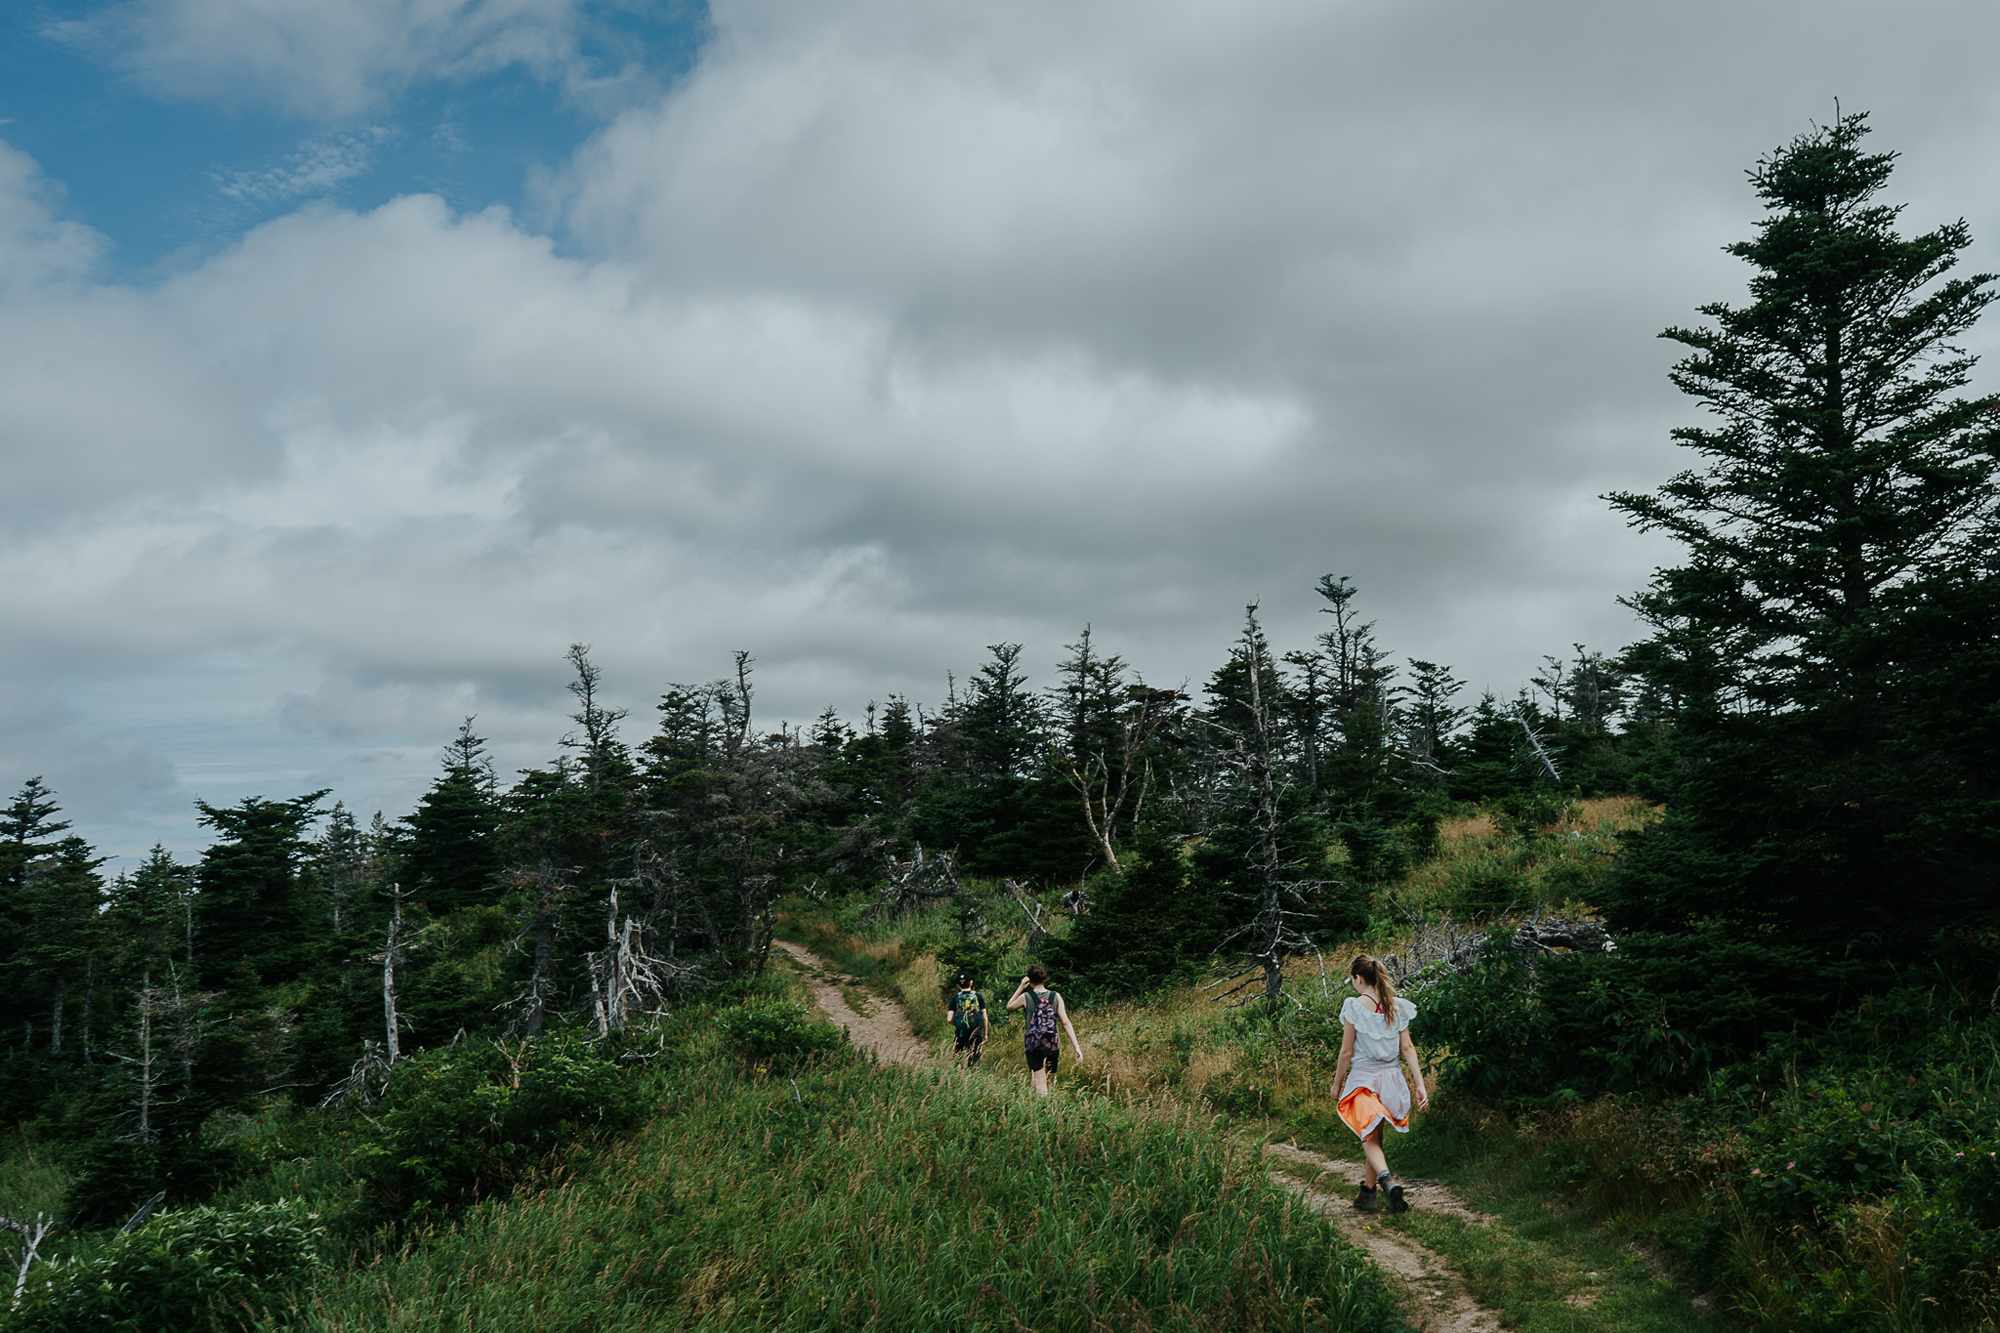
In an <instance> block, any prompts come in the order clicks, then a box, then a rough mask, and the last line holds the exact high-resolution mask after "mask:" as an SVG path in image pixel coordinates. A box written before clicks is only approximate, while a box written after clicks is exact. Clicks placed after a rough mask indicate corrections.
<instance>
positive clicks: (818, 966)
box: [775, 940, 931, 1065]
mask: <svg viewBox="0 0 2000 1333" xmlns="http://www.w3.org/2000/svg"><path fill="white" fill-rule="evenodd" d="M775 943H776V944H777V946H778V947H779V948H780V949H783V950H784V951H785V953H786V954H787V955H789V956H790V957H791V959H792V961H793V962H795V963H797V964H798V965H799V970H800V971H801V972H803V973H804V974H805V983H806V989H808V990H810V991H811V992H812V994H813V999H815V1000H817V1001H818V1002H819V1007H820V1008H821V1009H823V1010H825V1011H826V1016H827V1017H828V1018H830V1019H832V1020H833V1021H834V1022H836V1023H838V1024H839V1025H840V1026H841V1027H844V1028H846V1029H847V1035H848V1036H849V1037H850V1038H852V1039H853V1041H854V1044H855V1045H856V1046H865V1047H867V1048H868V1049H869V1050H871V1051H873V1052H875V1054H876V1056H877V1057H878V1058H880V1059H881V1060H882V1061H883V1062H884V1063H887V1064H893V1065H922V1064H929V1063H930V1058H931V1049H930V1043H929V1042H926V1041H925V1040H924V1039H923V1038H922V1037H919V1036H918V1035H917V1034H916V1033H915V1032H913V1031H911V1030H910V1020H909V1019H908V1017H906V1016H905V1015H904V1013H903V1006H901V1005H900V1004H897V1003H896V1002H895V1001H894V1000H886V999H882V998H881V997H879V996H870V997H868V998H867V999H866V1000H864V1001H863V1002H862V1003H863V1007H864V1009H865V1012H863V1013H856V1012H855V1011H854V1007H853V1006H852V1005H850V1004H848V1002H847V997H846V996H845V995H843V994H842V993H841V990H840V986H839V985H838V984H837V983H836V982H835V980H834V978H836V977H839V976H840V975H841V974H840V973H839V972H836V971H835V970H834V969H833V967H832V965H831V964H829V963H828V962H827V961H826V960H825V959H823V958H821V957H820V956H819V955H818V954H815V953H813V952H812V951H811V950H809V949H803V948H801V947H799V946H798V945H796V944H793V943H792V942H791V941H790V940H777V941H775Z"/></svg>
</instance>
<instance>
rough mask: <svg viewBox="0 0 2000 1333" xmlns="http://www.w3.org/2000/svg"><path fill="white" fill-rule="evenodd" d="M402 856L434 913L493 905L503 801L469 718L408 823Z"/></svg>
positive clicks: (414, 885) (421, 897) (482, 741)
mask: <svg viewBox="0 0 2000 1333" xmlns="http://www.w3.org/2000/svg"><path fill="white" fill-rule="evenodd" d="M404 822H405V823H407V824H408V825H409V826H410V841H409V846H408V849H407V850H406V851H405V853H404V857H403V874H404V875H405V876H406V877H407V879H408V886H409V887H410V888H412V889H413V890H414V891H415V892H416V895H417V899H418V901H420V902H422V903H423V904H424V905H425V906H426V907H428V908H430V910H431V911H433V912H448V911H450V910H452V909H453V908H458V907H471V906H474V905H476V904H479V903H483V902H487V901H490V900H491V899H492V898H493V897H494V896H495V894H494V880H495V878H496V876H498V874H499V873H500V869H501V856H500V839H499V830H500V802H499V799H498V797H497V796H496V794H495V793H494V790H493V766H492V763H491V761H489V760H488V759H487V757H486V741H485V739H484V738H483V737H480V736H475V735H474V734H473V732H472V719H471V718H469V717H468V718H467V719H465V721H464V723H463V724H461V725H460V727H459V729H458V737H457V739H455V740H454V741H453V742H452V743H451V745H450V747H449V748H448V749H447V750H446V751H445V758H444V773H443V774H442V775H441V776H440V777H439V778H438V780H437V781H436V782H434V783H432V784H431V789H430V790H429V791H427V792H425V793H424V795H423V799H422V800H421V801H419V802H418V804H417V809H416V812H415V813H414V814H411V815H409V816H408V817H407V818H406V819H405V821H404Z"/></svg>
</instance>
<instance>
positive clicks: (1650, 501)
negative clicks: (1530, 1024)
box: [1609, 115, 2000, 949]
mask: <svg viewBox="0 0 2000 1333" xmlns="http://www.w3.org/2000/svg"><path fill="white" fill-rule="evenodd" d="M1866 133H1867V125H1866V121H1865V118H1864V117H1862V116H1859V115H1854V116H1845V117H1842V118H1839V119H1837V120H1836V121H1835V122H1834V123H1833V124H1832V125H1831V126H1828V127H1823V128H1818V129H1815V130H1813V131H1812V132H1811V133H1808V134H1805V135H1803V136H1800V137H1799V138H1797V139H1795V140H1793V141H1792V142H1791V143H1789V144H1788V145H1786V146H1785V147H1783V148H1781V149H1779V150H1777V151H1776V152H1774V153H1772V154H1770V155H1769V156H1767V157H1765V158H1764V159H1763V160H1761V161H1760V162H1759V164H1758V166H1757V168H1756V170H1754V171H1753V172H1752V173H1751V180H1752V182H1753V184H1754V186H1755V188H1756V191H1757V194H1758V196H1759V197H1760V198H1761V199H1762V200H1763V201H1764V203H1765V205H1766V207H1767V209H1768V210H1769V211H1768V213H1767V215H1766V217H1765V218H1764V220H1763V221H1762V222H1761V223H1760V224H1759V226H1758V233H1759V234H1758V235H1757V237H1756V238H1755V239H1752V240H1748V241H1743V242H1740V243H1738V244H1735V245H1732V246H1730V247H1728V249H1729V252H1730V253H1732V254H1734V255H1736V256H1737V257H1739V258H1741V259H1744V260H1746V261H1747V262H1748V263H1750V264H1751V266H1752V267H1753V269H1754V270H1755V272H1754V275H1753V276H1752V278H1751V282H1750V294H1751V298H1752V299H1751V301H1750V303H1749V304H1747V305H1745V306H1742V307H1740V308H1739V307H1735V306H1731V305H1727V304H1723V303H1716V304H1712V305H1708V306H1704V307H1702V313H1703V314H1704V315H1706V316H1707V317H1708V319H1709V320H1710V323H1709V324H1707V325H1705V326H1703V327H1700V328H1695V329H1682V328H1673V329H1669V330H1667V331H1666V333H1665V334H1664V335H1663V336H1665V337H1667V338H1670V339H1672V340H1674V341H1676V342H1679V343H1681V344H1683V345H1684V346H1686V347H1688V348H1689V349H1691V350H1690V352H1689V354H1688V355H1687V356H1686V357H1685V358H1683V359H1682V360H1681V361H1680V362H1679V363H1678V365H1677V366H1676V367H1675V369H1674V372H1673V380H1674V383H1675V384H1676V385H1678V386H1679V387H1680V388H1681V389H1682V390H1683V391H1685V392H1687V393H1688V394H1690V395H1692V396H1693V397H1695V398H1696V399H1698V400H1699V401H1700V402H1701V403H1702V404H1703V405H1704V406H1705V407H1707V408H1708V409H1709V411H1710V412H1711V413H1712V414H1713V415H1714V417H1715V420H1714V422H1712V423H1711V424H1708V425H1702V426H1689V427H1683V428H1681V429H1679V430H1676V431H1675V432H1674V434H1675V437H1676V438H1677V439H1678V440H1679V441H1680V442H1681V443H1682V444H1683V445H1685V446H1686V447H1688V448H1689V449H1691V450H1692V451H1694V452H1695V453H1696V454H1697V455H1699V456H1700V457H1701V459H1702V460H1703V463H1702V466H1701V467H1700V468H1699V470H1691V471H1688V472H1684V473H1682V474H1680V475H1679V476H1676V477H1675V478H1673V479H1672V480H1671V481H1669V482H1668V483H1667V484H1666V485H1665V486H1663V487H1661V488H1660V490H1659V491H1658V492H1656V493H1654V494H1650V495H1639V494H1627V493H1620V494H1617V495H1613V496H1611V497H1609V498H1610V499H1611V501H1612V503H1613V504H1614V505H1615V506H1616V507H1617V508H1619V509H1621V510H1623V511H1624V512H1625V513H1626V514H1627V515H1629V516H1630V518H1631V520H1632V522H1633V523H1634V524H1635V525H1637V526H1639V527H1642V528H1646V529H1655V530H1659V531H1664V532H1666V533H1668V534H1670V535H1671V536H1673V537H1675V538H1676V539H1678V540H1679V541H1680V542H1681V543H1682V544H1683V546H1684V547H1685V548H1686V552H1687V554H1686V559H1685V563H1683V564H1680V565H1677V566H1674V567H1672V568H1668V569H1663V570H1661V571H1659V573H1658V575H1657V576H1656V577H1655V579H1654V581H1653V584H1652V586H1651V587H1650V588H1649V589H1648V590H1647V591H1646V592H1645V593H1644V594H1642V595H1641V596H1639V597H1637V598H1635V599H1634V600H1633V603H1632V604H1633V605H1634V606H1635V607H1636V608H1637V610H1638V611H1639V612H1640V614H1641V615H1642V616H1643V617H1644V618H1645V619H1646V620H1647V621H1648V622H1649V623H1650V624H1651V625H1652V626H1653V627H1654V630H1655V633H1654V635H1653V637H1652V638H1651V639H1650V640H1649V641H1648V642H1647V643H1645V644H1644V645H1641V646H1640V647H1639V648H1637V649H1634V650H1633V651H1632V652H1631V653H1630V654H1628V660H1630V661H1631V662H1633V663H1634V665H1635V666H1637V668H1638V669H1640V670H1641V671H1643V672H1644V673H1645V674H1646V675H1647V676H1648V677H1650V678H1651V680H1652V681H1653V682H1654V683H1655V685H1656V686H1657V687H1658V688H1659V689H1661V690H1662V691H1664V692H1666V693H1670V694H1671V695H1672V696H1674V697H1675V698H1677V699H1678V700H1679V711H1678V713H1677V715H1676V716H1675V717H1674V736H1675V744H1676V748H1677V751H1678V757H1679V760H1680V765H1679V767H1680V771H1681V772H1682V773H1683V774H1684V775H1685V776H1684V778H1683V779H1682V780H1680V781H1679V782H1678V783H1677V785H1676V787H1675V789H1674V790H1673V791H1672V792H1671V793H1670V795H1669V815H1668V819H1667V823H1666V825H1665V826H1663V827H1662V828H1661V829H1660V830H1658V831H1657V832H1656V834H1654V835H1650V836H1648V837H1647V838H1645V839H1642V840H1640V842H1639V843H1638V845H1637V848H1636V849H1635V852H1634V854H1633V855H1631V856H1629V857H1628V858H1627V859H1626V866H1625V873H1624V874H1623V875H1622V877H1621V880H1620V883H1619V885H1618V896H1617V901H1616V902H1615V903H1614V904H1613V907H1614V909H1615V911H1616V918H1617V920H1618V921H1619V923H1620V924H1622V925H1625V926H1627V927H1634V926H1643V927H1647V928H1652V929H1660V930H1677V929H1682V928H1685V927H1687V926H1689V925H1691V924H1695V923H1701V922H1717V921H1726V922H1733V923H1737V924H1739V925H1742V926H1748V927H1752V928H1772V929H1778V930H1782V931H1784V932H1786V933H1787V934H1789V935H1791V936H1793V937H1796V938H1805V937H1810V938H1814V939H1818V940H1822V941H1826V942H1827V944H1828V947H1833V945H1834V944H1835V943H1836V942H1841V941H1851V940H1852V939H1853V938H1855V936H1856V935H1857V934H1858V933H1867V934H1871V935H1874V936H1876V937H1877V938H1880V939H1894V940H1901V941H1902V942H1903V947H1905V948H1909V949H1914V948H1916V947H1918V946H1919V944H1920V942H1921V941H1922V940H1924V939H1926V938H1927V937H1928V936H1929V935H1930V934H1931V932H1933V931H1934V930H1936V929H1937V928H1938V927H1940V926H1945V925H1951V924H1956V923H1960V922H1966V921H1970V920H1976V919H1980V918H1983V917H1986V916H1989V915H1990V914H1991V913H1992V912H1993V911H1994V910H1995V907H1996V899H1995V878H1994V866H1995V859H1996V858H1995V855H1994V853H1995V850H1996V848H1995V838H1996V834H1995V831H1994V830H1995V829H1996V828H2000V821H1996V820H1995V819H1994V818H1993V814H1994V812H1995V810H1996V808H1997V807H1996V804H1995V777H1994V774H1993V770H1992V766H1991V764H1990V762H1987V761H1982V760H1979V759H1977V758H1976V757H1975V756H1973V755H1970V754H1967V753H1965V752H1964V750H1963V748H1962V742H1961V739H1960V738H1961V737H1962V736H1964V735H1965V734H1966V733H1968V732H1977V731H1978V730H1979V729H1980V728H1981V726H1982V725H1986V724H1985V718H1986V717H1987V716H1988V715H1989V714H1991V713H1992V711H1993V710H1994V706H1995V698H1994V696H1993V695H1992V694H1991V693H1990V692H1989V690H1988V688H1987V687H1985V686H1981V685H1978V684H1977V683H1976V682H1975V681H1973V680H1971V679H1969V678H1960V679H1959V680H1957V681H1955V682H1954V681H1953V672H1952V671H1951V670H1950V668H1949V667H1948V665H1946V658H1947V657H1948V656H1950V655H1952V654H1954V653H1955V654H1960V655H1962V654H1964V653H1966V652H1968V651H1969V652H1971V653H1973V654H1975V655H1977V654H1980V653H1990V652H1991V651H1992V621H1991V620H1990V619H1986V620H1984V621H1983V622H1981V623H1980V625H1979V626H1978V627H1973V626H1966V625H1963V624H1961V623H1960V616H1961V615H1962V614H1966V613H1970V614H1978V609H1979V608H1982V607H1984V606H1986V605H1987V604H1989V603H1990V602H1991V600H1992V598H1991V594H1990V591H1989V590H1990V588H1991V586H1992V579H1993V577H1994V570H1993V568H1992V565H1991V553H1992V548H1993V540H1994V537H1995V518H1996V513H2000V496H1996V491H1995V488H1994V485H1993V478H1994V469H1995V461H1994V452H1995V449H1996V447H2000V398H1995V397H1992V396H1988V397H1978V398H1971V397H1965V396H1962V395H1960V394H1959V393H1958V392H1957V391H1958V390H1960V389H1962V388H1964V387H1965V386H1966V385H1967V384H1968V383H1969V381H1970V376H1971V371H1972V367H1973V358H1972V357H1971V356H1970V355H1968V354H1966V353H1965V352H1963V351H1962V350H1961V349H1960V348H1959V347H1958V346H1957V343H1958V340H1959V339H1960V338H1961V337H1962V336H1963V335H1964V334H1965V333H1966V331H1967V330H1969V329H1970V328H1971V327H1972V325H1973V323H1974V321H1975V320H1976V319H1977V318H1978V316H1979V313H1980V312H1981V310H1983V309H1984V307H1985V306H1986V305H1987V303H1988V302H1990V301H1991V300H1992V299H1993V292H1992V291H1991V290H1990V286H1991V283H1992V281H1993V279H1992V277H1991V275H1986V274H1976V275H1972V276H1969V277H1948V276H1947V275H1948V274H1949V273H1950V270H1951V269H1952V268H1953V266H1954V264H1955V261H1956V258H1957V255H1958V252H1959V251H1960V250H1962V249H1964V248H1965V247H1966V245H1967V244H1969V240H1970V238H1969V235H1968V232H1967V229H1966V226H1965V224H1964V223H1963V222H1955V223H1951V224H1948V225H1946V226H1943V227H1939V228H1937V229H1935V230H1933V231H1930V232H1926V233H1924V234H1922V235H1919V236H1915V237H1912V238H1907V239H1906V238H1904V237H1902V236H1900V235H1899V234H1898V232H1897V230H1896V225H1895V224H1896V220H1897V215H1898V213H1899V211H1900V210H1899V209H1898V208H1896V207H1894V206H1890V205H1885V204H1882V203H1879V202H1877V201H1876V196H1877V195H1878V194H1879V193H1880V191H1881V190H1882V188H1883V186H1884V185H1885V184H1886V183H1887V181H1888V179H1889V176H1890V173H1891V170H1892V168H1893V164H1894V155H1893V154H1889V153H1867V152H1864V151H1862V148H1861V140H1862V138H1863V136H1864V135H1865V134H1866ZM1947 608H1949V610H1947ZM1941 612H1944V613H1943V614H1941ZM1968 632H1969V633H1970V640H1971V641H1970V643H1969V644H1968V643H1967V642H1965V640H1966V638H1967V635H1968ZM1940 636H1942V637H1940ZM1946 645H1950V651H1949V652H1947V651H1946ZM1947 682H1949V683H1950V684H1947V685H1946V688H1947V690H1948V693H1947V695H1946V696H1945V697H1946V698H1948V699H1950V700H1951V702H1950V703H1949V704H1948V705H1947V706H1946V707H1944V708H1943V709H1940V708H1939V707H1938V703H1939V699H1938V696H1937V695H1936V693H1935V691H1936V690H1937V689H1938V688H1939V686H1940V685H1941V684H1945V683H1947ZM1945 811H1955V812H1956V813H1955V814H1952V815H1945V814H1944V813H1943V812H1945Z"/></svg>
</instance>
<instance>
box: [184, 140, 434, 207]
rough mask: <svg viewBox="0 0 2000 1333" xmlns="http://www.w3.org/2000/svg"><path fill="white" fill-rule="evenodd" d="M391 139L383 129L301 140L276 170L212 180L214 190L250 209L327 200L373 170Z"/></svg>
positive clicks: (217, 177)
mask: <svg viewBox="0 0 2000 1333" xmlns="http://www.w3.org/2000/svg"><path fill="white" fill-rule="evenodd" d="M395 137H396V132H395V130H394V129H392V128H391V127H389V126H386V125H370V126H368V127H367V128H365V129H361V130H356V131H353V132H351V133H346V134H327V135H317V136H315V137H313V138H310V139H307V140H305V141H304V142H303V143H301V144H300V145H299V146H298V147H297V148H296V149H294V150H293V151H292V152H291V153H290V154H289V155H288V156H287V157H286V158H285V160H284V162H283V163H281V164H280V165H278V166H275V167H266V168H264V169H263V170H261V171H234V172H230V173H229V174H228V175H217V176H216V177H215V187H216V189H217V190H218V191H220V192H221V193H222V194H224V195H226V196H228V197H229V198H231V199H235V200H239V201H241V202H244V203H251V204H276V203H284V202H286V201H288V200H291V199H297V198H300V197H308V196H316V195H323V194H332V193H334V192H335V191H337V190H339V188H340V187H341V186H342V185H345V184H346V183H347V182H348V181H350V180H353V179H354V178H355V177H356V176H361V175H365V174H367V172H368V171H369V170H370V169H371V168H373V167H374V165H375V151H376V149H378V148H380V147H381V146H382V145H383V144H385V143H387V142H389V141H390V140H391V139H393V138H395Z"/></svg>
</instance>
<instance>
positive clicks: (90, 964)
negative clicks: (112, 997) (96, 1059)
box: [83, 954, 97, 1064]
mask: <svg viewBox="0 0 2000 1333" xmlns="http://www.w3.org/2000/svg"><path fill="white" fill-rule="evenodd" d="M96 998H97V955H96V954H92V955H91V956H90V958H89V959H88V960H87V961H86V962H85V964H84V970H83V1062H84V1063H85V1064H89V1063H90V1006H91V1002H92V1001H93V1000H95V999H96Z"/></svg>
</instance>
